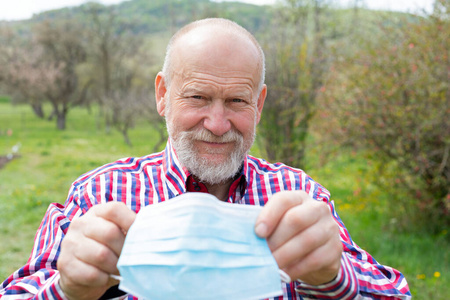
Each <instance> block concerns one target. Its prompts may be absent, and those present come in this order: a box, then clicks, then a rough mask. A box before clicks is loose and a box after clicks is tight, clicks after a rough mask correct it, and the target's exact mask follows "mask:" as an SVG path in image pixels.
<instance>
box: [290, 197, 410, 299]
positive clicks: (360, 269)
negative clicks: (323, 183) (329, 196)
mask: <svg viewBox="0 0 450 300" xmlns="http://www.w3.org/2000/svg"><path fill="white" fill-rule="evenodd" d="M328 204H329V207H330V209H331V212H332V215H333V217H334V218H335V220H336V222H337V223H338V225H339V230H340V238H341V241H342V244H343V247H344V252H343V254H342V257H341V269H340V271H339V273H338V275H337V277H336V278H335V279H334V280H333V281H331V282H329V283H327V284H323V285H319V286H312V285H308V284H306V283H303V282H301V281H298V282H296V291H297V292H298V293H299V294H300V295H301V296H302V297H303V298H305V299H411V293H410V291H409V287H408V283H407V282H406V279H405V277H404V276H403V275H402V274H401V273H400V272H399V271H397V270H395V269H393V268H391V267H388V266H383V265H381V264H379V263H378V262H377V261H376V260H375V259H374V258H373V257H372V256H371V255H370V254H369V253H367V252H366V251H364V250H362V249H361V248H359V247H358V246H357V245H356V244H355V243H354V242H353V241H352V239H351V238H350V235H349V233H348V231H347V229H346V228H345V226H344V224H343V222H342V221H341V219H340V218H339V216H338V215H337V213H336V211H335V208H334V203H333V201H329V202H328Z"/></svg>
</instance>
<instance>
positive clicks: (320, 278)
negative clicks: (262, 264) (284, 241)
mask: <svg viewBox="0 0 450 300" xmlns="http://www.w3.org/2000/svg"><path fill="white" fill-rule="evenodd" d="M341 256H342V244H341V243H340V242H338V243H335V242H333V241H329V242H327V243H325V244H323V245H322V246H320V247H319V248H316V249H315V250H314V251H312V252H310V253H308V254H307V255H306V256H305V257H303V258H302V259H300V260H298V261H297V262H295V263H292V264H291V265H289V266H286V267H284V268H283V270H284V271H285V272H286V273H287V274H288V275H289V276H290V277H291V278H295V279H300V280H302V281H303V282H305V283H308V284H311V285H320V284H324V283H328V282H330V281H331V280H333V279H334V278H335V277H336V276H337V274H338V272H339V269H340V266H341Z"/></svg>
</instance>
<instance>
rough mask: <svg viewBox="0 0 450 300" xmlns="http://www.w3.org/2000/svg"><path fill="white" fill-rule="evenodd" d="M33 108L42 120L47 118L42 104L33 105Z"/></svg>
mask: <svg viewBox="0 0 450 300" xmlns="http://www.w3.org/2000/svg"><path fill="white" fill-rule="evenodd" d="M31 108H32V109H33V112H34V114H35V115H36V116H38V117H39V118H40V119H43V118H44V117H45V116H44V110H43V109H42V103H32V104H31Z"/></svg>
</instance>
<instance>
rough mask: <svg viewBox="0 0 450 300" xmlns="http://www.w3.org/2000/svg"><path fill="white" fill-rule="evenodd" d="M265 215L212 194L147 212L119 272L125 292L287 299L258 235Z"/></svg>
mask: <svg viewBox="0 0 450 300" xmlns="http://www.w3.org/2000/svg"><path fill="white" fill-rule="evenodd" d="M260 210H261V207H257V206H249V205H239V204H231V203H226V202H221V201H219V200H218V199H217V198H215V197H214V196H212V195H210V194H205V193H187V194H183V195H181V196H178V197H176V198H174V199H171V200H169V201H166V202H162V203H158V204H154V205H150V206H147V207H145V208H143V209H142V210H141V211H140V212H139V214H138V215H137V217H136V220H135V222H134V223H133V225H132V226H131V228H130V230H129V231H128V233H127V237H126V240H125V244H124V246H123V249H122V253H121V255H120V258H119V262H118V264H117V267H118V269H119V271H120V274H121V282H120V286H119V288H120V289H121V290H123V291H125V292H127V293H130V294H133V295H135V296H139V297H143V298H146V299H149V300H157V299H192V300H194V299H195V300H201V299H233V300H239V299H261V298H268V297H274V296H278V295H281V294H282V289H281V280H280V274H279V271H278V266H277V264H276V262H275V259H274V258H273V256H272V253H271V251H270V249H269V247H268V245H267V242H266V240H265V239H261V238H259V237H258V236H257V235H256V234H255V232H254V224H255V221H256V217H257V216H258V214H259V212H260Z"/></svg>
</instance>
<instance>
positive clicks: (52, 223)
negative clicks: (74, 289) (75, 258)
mask: <svg viewBox="0 0 450 300" xmlns="http://www.w3.org/2000/svg"><path fill="white" fill-rule="evenodd" d="M64 212H65V209H64V206H63V205H61V204H57V203H52V204H50V206H49V208H48V209H47V212H46V214H45V216H44V219H43V220H42V223H41V225H40V226H39V229H38V231H37V232H36V236H35V240H34V246H33V251H32V253H31V255H30V258H29V259H28V261H27V263H26V264H25V266H23V267H22V268H20V269H18V270H17V271H16V272H14V273H13V274H12V275H11V276H9V277H8V278H7V279H6V280H5V281H4V282H3V283H2V284H1V285H0V298H2V300H3V299H5V300H7V299H10V300H12V299H51V300H53V299H55V300H62V299H66V297H65V296H64V294H63V292H62V290H61V288H60V286H59V272H58V270H57V269H56V261H57V260H58V256H59V250H60V245H61V241H62V239H63V237H64V235H65V234H66V232H67V229H68V227H69V224H70V221H69V219H68V217H67V216H66V215H65V214H64Z"/></svg>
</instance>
